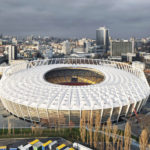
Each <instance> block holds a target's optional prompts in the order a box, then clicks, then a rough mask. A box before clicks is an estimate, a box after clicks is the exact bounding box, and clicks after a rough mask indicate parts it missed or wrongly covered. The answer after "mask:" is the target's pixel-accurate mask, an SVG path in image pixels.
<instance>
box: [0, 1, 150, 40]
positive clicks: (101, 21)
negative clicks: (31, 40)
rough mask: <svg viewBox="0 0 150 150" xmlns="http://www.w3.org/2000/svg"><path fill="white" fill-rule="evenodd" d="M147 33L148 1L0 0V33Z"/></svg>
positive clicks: (149, 25) (125, 35) (149, 33)
mask: <svg viewBox="0 0 150 150" xmlns="http://www.w3.org/2000/svg"><path fill="white" fill-rule="evenodd" d="M99 26H106V27H107V28H109V30H110V35H111V36H112V37H114V38H117V37H118V38H129V37H131V36H135V37H147V36H150V0H0V33H3V34H10V35H29V34H41V35H50V36H56V37H71V38H75V37H77V38H79V37H89V38H95V30H96V29H97V28H98V27H99Z"/></svg>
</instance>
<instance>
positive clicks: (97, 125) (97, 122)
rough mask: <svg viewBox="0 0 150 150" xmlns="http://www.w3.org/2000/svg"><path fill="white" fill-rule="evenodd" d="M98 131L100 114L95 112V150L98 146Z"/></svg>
mask: <svg viewBox="0 0 150 150" xmlns="http://www.w3.org/2000/svg"><path fill="white" fill-rule="evenodd" d="M99 129H100V113H99V112H98V111H96V118H95V132H94V148H97V144H98V135H99V134H98V131H99Z"/></svg>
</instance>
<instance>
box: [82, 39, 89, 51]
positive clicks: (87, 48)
mask: <svg viewBox="0 0 150 150" xmlns="http://www.w3.org/2000/svg"><path fill="white" fill-rule="evenodd" d="M83 47H84V52H85V53H88V52H89V49H90V47H91V43H90V42H89V41H85V42H84V46H83Z"/></svg>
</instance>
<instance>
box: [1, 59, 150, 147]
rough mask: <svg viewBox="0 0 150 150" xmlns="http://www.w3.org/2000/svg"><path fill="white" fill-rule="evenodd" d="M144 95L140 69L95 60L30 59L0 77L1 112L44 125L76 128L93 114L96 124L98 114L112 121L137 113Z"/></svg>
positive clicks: (145, 84)
mask: <svg viewBox="0 0 150 150" xmlns="http://www.w3.org/2000/svg"><path fill="white" fill-rule="evenodd" d="M20 83H21V84H20ZM149 95H150V87H149V84H148V82H147V80H146V78H145V75H144V72H143V71H142V70H139V69H136V68H133V67H132V66H131V65H129V64H127V63H121V62H112V61H108V60H100V59H85V58H80V59H75V58H68V59H66V58H56V59H49V60H37V61H30V62H27V63H25V64H24V65H23V64H21V65H16V66H15V65H14V66H11V67H9V68H8V69H7V70H6V72H5V71H4V73H3V76H2V78H1V80H0V99H1V101H2V103H3V105H4V107H5V108H6V110H8V111H9V112H11V113H12V114H14V115H15V116H18V117H19V118H23V119H25V120H30V121H32V122H44V123H47V124H48V125H49V126H56V125H58V123H59V125H60V126H68V125H69V126H79V125H80V118H81V117H82V114H87V115H90V116H91V114H92V115H93V122H95V120H94V118H95V117H94V116H96V114H97V113H99V114H100V117H101V122H102V123H104V122H106V121H107V120H108V118H110V119H111V120H112V121H116V122H117V121H118V120H119V118H120V117H122V116H123V117H128V116H131V115H132V114H133V113H134V110H136V111H137V112H140V110H141V108H142V106H143V105H145V103H146V101H147V99H148V97H149ZM30 144H31V143H30ZM31 145H32V144H31Z"/></svg>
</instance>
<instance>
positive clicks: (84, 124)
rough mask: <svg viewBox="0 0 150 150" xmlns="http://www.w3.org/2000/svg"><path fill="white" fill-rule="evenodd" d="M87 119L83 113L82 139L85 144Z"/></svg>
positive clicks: (81, 120) (81, 119)
mask: <svg viewBox="0 0 150 150" xmlns="http://www.w3.org/2000/svg"><path fill="white" fill-rule="evenodd" d="M85 126H86V118H85V112H84V111H82V115H81V118H80V137H81V140H82V142H83V143H85V137H86V128H85Z"/></svg>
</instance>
